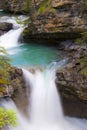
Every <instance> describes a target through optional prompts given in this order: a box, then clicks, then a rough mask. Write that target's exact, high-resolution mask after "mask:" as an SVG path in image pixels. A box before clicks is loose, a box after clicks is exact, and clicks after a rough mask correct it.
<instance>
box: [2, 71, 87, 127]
mask: <svg viewBox="0 0 87 130" xmlns="http://www.w3.org/2000/svg"><path fill="white" fill-rule="evenodd" d="M23 74H24V79H25V82H26V84H27V86H30V87H29V89H31V95H29V100H31V102H30V104H29V108H30V107H31V109H29V108H28V109H29V111H28V112H29V117H28V119H27V118H25V117H24V116H23V115H22V113H20V112H19V110H18V108H17V107H16V105H15V103H14V102H13V101H12V100H11V99H10V100H8V101H2V106H3V107H5V108H7V109H10V108H13V109H14V110H15V111H16V113H17V116H18V124H19V125H18V127H16V128H10V129H11V130H24V129H26V130H87V126H86V123H87V121H86V120H79V119H74V118H66V117H65V116H64V115H63V110H62V106H61V102H60V96H59V93H58V91H57V89H56V85H55V78H56V77H55V70H54V69H48V68H47V69H45V70H43V71H41V70H36V71H35V73H31V72H29V71H27V70H25V69H23Z"/></svg>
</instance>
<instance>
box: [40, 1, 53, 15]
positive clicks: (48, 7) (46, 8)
mask: <svg viewBox="0 0 87 130" xmlns="http://www.w3.org/2000/svg"><path fill="white" fill-rule="evenodd" d="M51 2H52V0H45V1H44V3H43V4H42V5H41V6H40V8H39V9H38V13H44V12H46V11H49V10H50V11H52V12H53V11H55V9H53V8H52V7H51Z"/></svg>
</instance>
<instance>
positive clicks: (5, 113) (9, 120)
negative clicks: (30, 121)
mask: <svg viewBox="0 0 87 130" xmlns="http://www.w3.org/2000/svg"><path fill="white" fill-rule="evenodd" d="M8 125H10V126H12V127H14V126H17V117H16V113H15V112H14V110H12V109H10V110H6V109H4V108H0V128H3V127H5V126H8Z"/></svg>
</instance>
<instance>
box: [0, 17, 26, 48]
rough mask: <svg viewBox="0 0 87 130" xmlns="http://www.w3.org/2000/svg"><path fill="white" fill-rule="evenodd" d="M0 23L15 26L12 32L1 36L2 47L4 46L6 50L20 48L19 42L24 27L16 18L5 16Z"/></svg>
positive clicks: (0, 44) (0, 19)
mask: <svg viewBox="0 0 87 130" xmlns="http://www.w3.org/2000/svg"><path fill="white" fill-rule="evenodd" d="M23 20H25V19H23ZM0 22H8V23H12V24H13V29H12V30H10V31H9V32H7V33H5V34H4V35H2V36H0V46H3V47H4V48H6V49H9V48H12V47H15V46H18V40H19V38H20V35H21V33H22V32H23V30H24V27H23V25H22V24H21V25H20V24H18V23H17V22H16V18H15V17H7V16H3V17H1V18H0Z"/></svg>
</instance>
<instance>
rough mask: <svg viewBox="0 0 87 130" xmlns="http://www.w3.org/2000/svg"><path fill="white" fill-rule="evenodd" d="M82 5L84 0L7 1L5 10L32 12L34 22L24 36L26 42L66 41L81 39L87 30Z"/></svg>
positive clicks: (32, 21) (30, 23)
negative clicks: (41, 40)
mask: <svg viewBox="0 0 87 130" xmlns="http://www.w3.org/2000/svg"><path fill="white" fill-rule="evenodd" d="M29 3H30V5H29ZM82 5H83V0H31V2H29V1H27V0H5V6H4V9H5V10H6V11H10V12H14V13H24V12H28V11H30V14H32V20H31V22H30V21H29V25H28V27H27V28H26V29H25V31H24V34H23V36H24V39H25V40H26V41H29V40H30V39H31V40H32V39H37V40H38V39H39V40H40V39H43V40H45V39H46V40H49V39H50V38H51V40H54V39H56V40H65V39H73V38H77V37H80V33H81V32H82V31H84V30H86V29H87V23H86V22H85V21H84V19H83V16H84V15H83V14H82V12H81V10H82ZM31 25H32V26H31ZM53 34H54V35H53ZM51 40H50V41H51ZM56 40H55V41H56Z"/></svg>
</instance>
